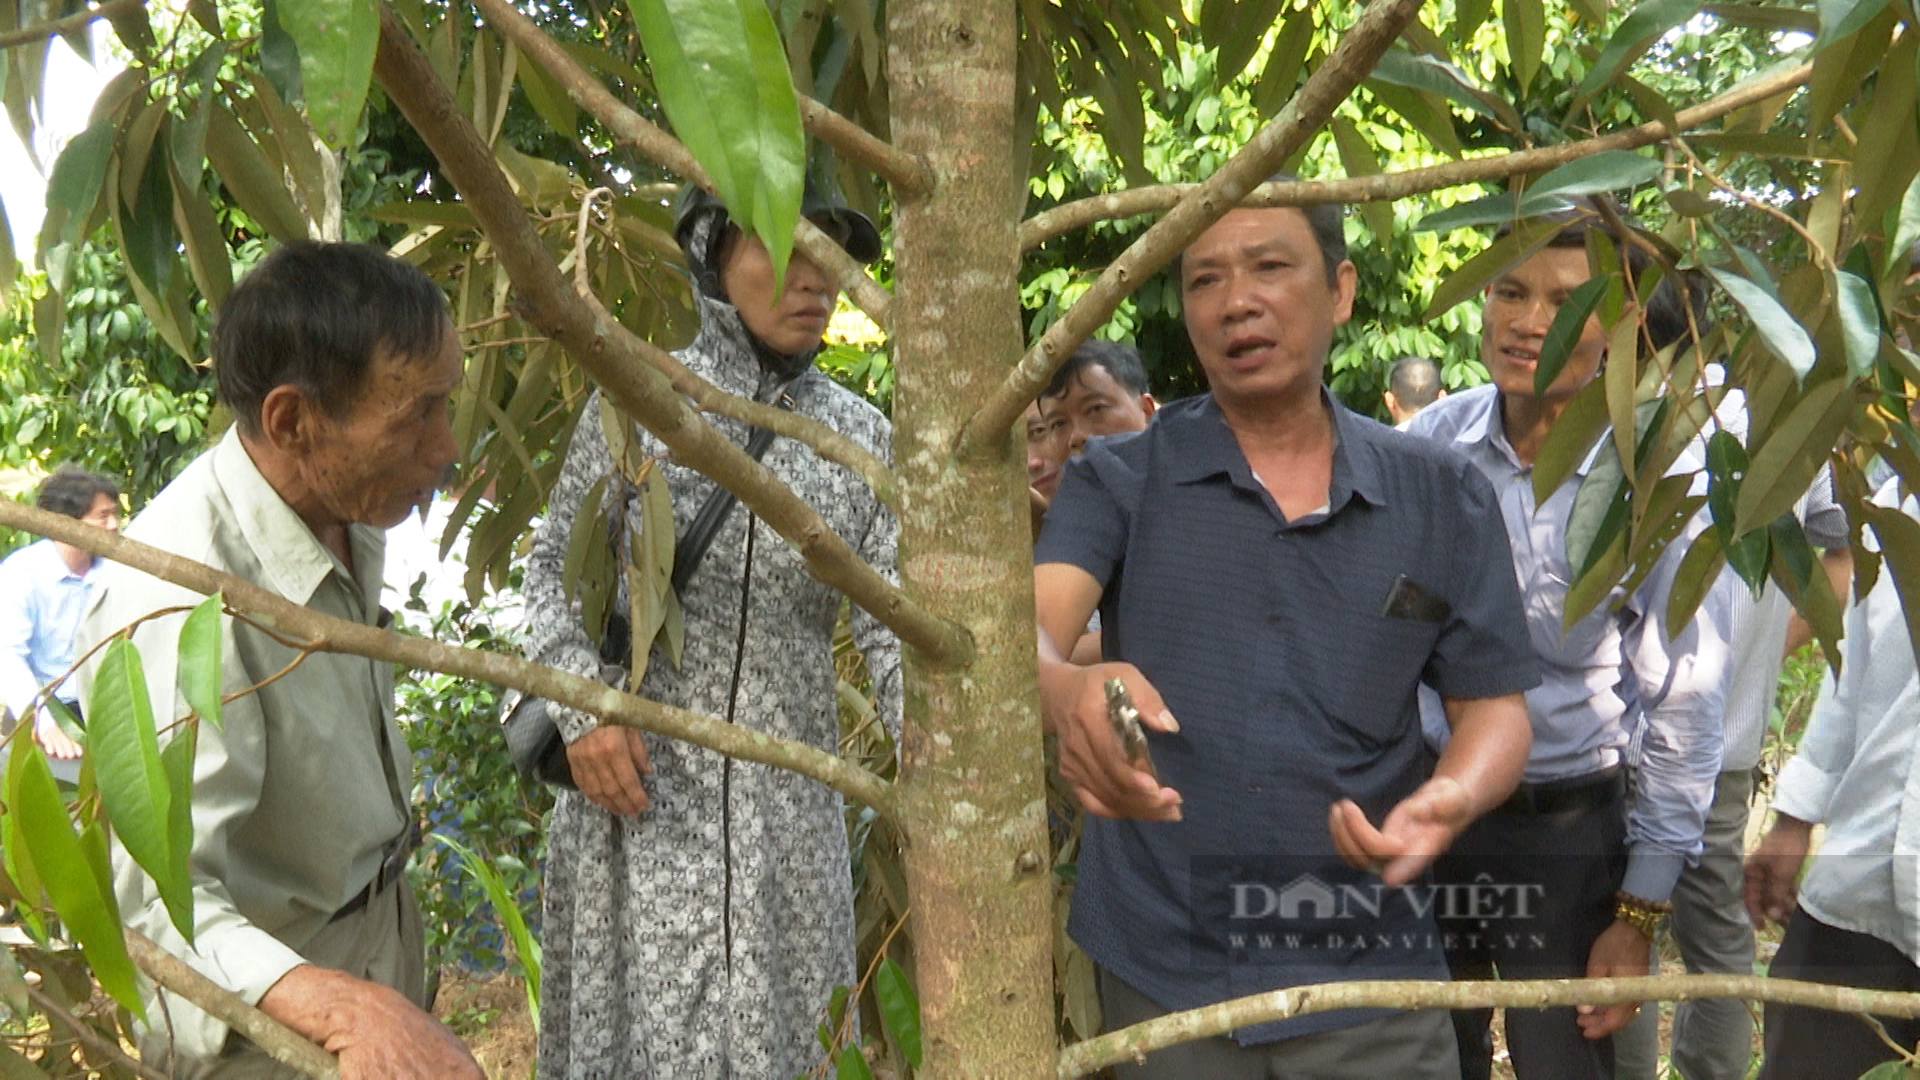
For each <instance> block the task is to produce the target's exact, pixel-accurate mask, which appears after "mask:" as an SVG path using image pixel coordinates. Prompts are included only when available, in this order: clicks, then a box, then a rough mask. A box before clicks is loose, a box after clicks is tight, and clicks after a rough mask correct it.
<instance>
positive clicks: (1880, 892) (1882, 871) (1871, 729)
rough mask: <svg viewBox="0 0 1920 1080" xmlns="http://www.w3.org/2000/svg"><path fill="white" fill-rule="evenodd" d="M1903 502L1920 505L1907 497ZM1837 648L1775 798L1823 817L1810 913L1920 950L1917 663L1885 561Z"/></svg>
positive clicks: (1806, 887)
mask: <svg viewBox="0 0 1920 1080" xmlns="http://www.w3.org/2000/svg"><path fill="white" fill-rule="evenodd" d="M1898 489H1899V480H1898V479H1897V478H1896V479H1894V480H1891V481H1889V482H1888V483H1887V485H1886V486H1885V487H1883V488H1882V489H1881V490H1880V493H1879V494H1878V495H1876V496H1875V497H1874V502H1875V503H1877V504H1879V505H1881V506H1887V507H1891V506H1895V505H1897V504H1898V503H1899V490H1898ZM1902 509H1903V511H1904V512H1905V513H1906V514H1907V516H1908V517H1915V516H1920V514H1916V507H1915V504H1914V501H1913V500H1912V499H1908V500H1907V502H1906V505H1905V506H1904V507H1903V508H1902ZM1867 535H1868V542H1869V543H1871V542H1872V537H1873V533H1872V530H1868V534H1867ZM1840 658H1841V664H1840V675H1839V677H1838V678H1835V677H1834V676H1833V674H1832V673H1831V672H1829V673H1828V674H1827V679H1826V683H1825V685H1823V686H1822V687H1821V688H1820V699H1819V702H1818V703H1817V704H1816V705H1814V707H1813V716H1812V718H1811V719H1809V720H1808V721H1807V731H1806V734H1805V735H1803V736H1802V737H1801V739H1800V751H1799V753H1798V754H1796V755H1795V756H1794V757H1793V759H1792V760H1791V761H1788V762H1787V764H1786V766H1785V767H1784V768H1782V769H1781V770H1780V779H1779V782H1778V783H1777V784H1776V785H1775V788H1774V795H1773V808H1774V809H1775V810H1777V811H1779V812H1780V813H1782V814H1786V815H1788V816H1790V817H1796V818H1799V819H1800V820H1801V821H1808V822H1813V823H1814V824H1822V823H1824V824H1825V825H1826V827H1827V835H1826V838H1825V839H1824V840H1822V841H1821V843H1820V850H1819V851H1818V852H1817V853H1816V854H1815V855H1814V857H1813V865H1812V866H1810V867H1808V868H1807V876H1806V880H1805V881H1803V882H1801V885H1800V906H1801V907H1803V908H1805V909H1806V910H1807V914H1809V915H1812V916H1813V917H1814V918H1816V919H1818V920H1820V921H1821V922H1823V923H1826V924H1827V925H1828V926H1833V927H1838V928H1839V929H1841V930H1851V931H1853V932H1854V933H1856V934H1869V935H1872V936H1873V937H1876V938H1879V939H1880V940H1881V941H1884V942H1886V943H1888V944H1890V945H1892V946H1894V947H1895V948H1897V949H1899V950H1900V951H1901V952H1903V953H1905V954H1906V955H1907V956H1908V957H1909V958H1910V959H1913V960H1915V961H1916V962H1920V769H1916V768H1914V752H1915V749H1916V744H1915V741H1914V732H1915V729H1916V728H1917V727H1920V674H1916V672H1915V669H1914V660H1913V647H1912V645H1911V643H1910V639H1909V637H1908V634H1907V620H1906V616H1905V614H1904V613H1903V612H1902V610H1901V606H1900V593H1899V590H1898V589H1897V587H1896V586H1895V583H1894V580H1893V575H1892V574H1891V573H1890V572H1889V571H1888V569H1887V567H1885V566H1882V567H1881V568H1880V577H1879V579H1878V580H1877V581H1875V582H1874V586H1873V589H1872V590H1871V591H1870V592H1868V593H1867V597H1866V599H1865V600H1864V601H1861V602H1860V603H1859V604H1857V605H1855V606H1854V607H1853V608H1852V609H1850V610H1849V611H1848V612H1847V633H1846V637H1845V638H1844V639H1842V640H1841V642H1840Z"/></svg>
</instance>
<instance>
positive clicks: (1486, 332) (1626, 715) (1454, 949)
mask: <svg viewBox="0 0 1920 1080" xmlns="http://www.w3.org/2000/svg"><path fill="white" fill-rule="evenodd" d="M1598 228H1604V226H1602V225H1601V224H1599V223H1598V220H1597V219H1595V218H1593V217H1592V216H1591V215H1587V216H1584V217H1583V216H1577V215H1569V217H1568V219H1567V223H1566V227H1565V228H1564V229H1563V230H1562V231H1561V232H1560V233H1559V234H1558V235H1556V236H1555V237H1554V238H1553V239H1552V240H1550V241H1549V242H1548V244H1547V246H1546V247H1545V248H1544V249H1542V250H1540V251H1539V252H1537V253H1536V254H1534V255H1533V256H1531V257H1529V258H1528V259H1526V260H1525V261H1523V262H1521V263H1520V264H1519V265H1517V266H1514V267H1512V268H1509V269H1508V270H1506V271H1505V272H1503V273H1502V274H1501V275H1500V276H1498V277H1496V278H1495V279H1494V281H1493V284H1492V285H1491V286H1489V288H1488V290H1487V301H1486V310H1485V315H1484V319H1483V331H1482V339H1481V353H1482V359H1483V360H1484V361H1485V363H1486V365H1487V368H1488V371H1489V372H1490V373H1491V375H1492V385H1489V386H1484V387H1480V388H1477V389H1474V390H1468V391H1464V392H1461V393H1457V394H1454V395H1452V396H1450V397H1447V398H1445V399H1443V400H1441V401H1438V402H1436V403H1434V404H1433V405H1431V406H1429V407H1428V408H1427V409H1426V410H1424V411H1423V412H1421V413H1420V415H1419V416H1417V417H1415V418H1414V421H1413V424H1412V426H1411V427H1410V428H1409V433H1410V434H1412V435H1414V436H1417V437H1423V438H1428V439H1433V440H1436V441H1439V442H1444V443H1448V444H1450V445H1452V446H1453V448H1454V449H1455V450H1456V451H1458V452H1459V453H1461V454H1463V455H1464V456H1465V457H1466V458H1467V459H1468V460H1469V461H1471V462H1472V463H1473V464H1474V465H1475V466H1477V467H1478V468H1479V469H1480V471H1481V472H1482V474H1484V475H1485V476H1486V477H1487V479H1488V480H1489V481H1491V482H1492V484H1493V489H1494V492H1495V494H1496V496H1497V498H1498V501H1499V506H1500V512H1501V514H1502V517H1503V518H1504V520H1505V524H1506V528H1507V535H1508V539H1509V541H1510V542H1511V545H1512V549H1513V559H1514V572H1515V575H1516V576H1517V577H1518V579H1519V583H1520V588H1521V593H1522V596H1523V599H1524V604H1525V608H1526V613H1527V620H1528V626H1529V632H1530V634H1531V636H1532V640H1533V647H1534V652H1535V655H1536V656H1537V657H1538V659H1539V661H1540V663H1541V669H1542V672H1541V673H1542V676H1543V682H1542V684H1541V685H1540V686H1539V687H1537V688H1535V689H1533V690H1529V691H1528V692H1527V695H1526V696H1527V711H1528V713H1529V715H1530V717H1531V720H1532V727H1533V751H1532V755H1531V757H1530V758H1529V760H1528V763H1527V770H1526V780H1525V782H1524V783H1523V784H1522V785H1521V787H1520V790H1519V791H1518V792H1516V793H1515V794H1514V796H1513V797H1512V798H1511V799H1509V800H1508V801H1507V804H1506V805H1505V806H1503V807H1501V808H1500V809H1497V810H1495V811H1493V812H1492V813H1490V814H1488V815H1487V816H1486V817H1484V818H1482V819H1481V820H1480V821H1478V822H1477V823H1475V824H1474V825H1473V826H1472V827H1470V828H1469V829H1468V830H1467V831H1466V832H1465V833H1463V834H1462V835H1461V836H1460V838H1459V839H1458V840H1457V841H1456V842H1455V844H1454V846H1453V849H1452V850H1451V851H1449V852H1448V853H1447V855H1445V856H1443V857H1442V858H1441V860H1440V861H1439V862H1437V863H1435V866H1434V872H1435V877H1436V879H1438V880H1439V881H1440V882H1442V883H1444V884H1470V883H1473V882H1475V881H1481V882H1486V881H1491V882H1493V883H1495V884H1498V885H1500V886H1503V887H1505V888H1507V889H1508V890H1509V891H1510V892H1511V893H1513V895H1514V897H1515V898H1516V902H1515V903H1513V904H1510V905H1509V906H1508V908H1507V909H1504V910H1502V911H1500V912H1497V913H1493V918H1491V919H1490V920H1489V922H1488V924H1487V925H1486V926H1485V927H1483V928H1482V932H1481V933H1479V934H1461V935H1460V936H1459V940H1458V941H1456V942H1452V943H1449V948H1448V953H1449V961H1450V964H1451V966H1452V969H1453V974H1454V977H1456V978H1486V977H1490V975H1491V972H1492V969H1493V967H1494V965H1495V964H1497V965H1498V968H1499V971H1500V973H1501V975H1502V976H1504V977H1507V978H1578V977H1582V976H1586V977H1590V978H1592V977H1605V976H1623V975H1644V974H1646V973H1647V968H1648V958H1649V957H1648V946H1649V944H1650V941H1649V934H1648V933H1647V931H1646V930H1643V929H1642V928H1641V927H1642V926H1645V925H1649V924H1650V923H1651V922H1652V921H1653V920H1654V919H1655V918H1656V917H1657V915H1656V913H1657V912H1658V911H1659V910H1661V909H1662V908H1663V907H1664V906H1665V905H1666V903H1667V901H1668V897H1669V896H1670V894H1671V893H1672V891H1673V888H1674V883H1675V881H1676V880H1677V879H1678V878H1679V876H1680V872H1681V870H1682V869H1683V868H1684V867H1685V866H1686V865H1687V864H1688V863H1689V862H1690V861H1692V860H1694V859H1696V858H1697V857H1698V855H1699V852H1700V848H1701V836H1702V831H1703V827H1704V822H1705V818H1706V813H1707V807H1708V804H1709V803H1710V802H1711V801H1712V797H1713V789H1714V781H1715V779H1716V777H1717V776H1718V774H1719V770H1720V760H1721V738H1722V727H1721V725H1722V712H1723V706H1724V702H1725V698H1726V680H1727V673H1728V650H1727V640H1728V636H1729V623H1730V620H1731V601H1732V589H1731V585H1730V583H1729V582H1728V581H1727V580H1724V579H1723V580H1721V581H1720V582H1719V583H1718V584H1716V585H1715V586H1714V587H1713V588H1711V589H1710V590H1709V592H1708V595H1707V597H1706V599H1705V601H1704V602H1703V603H1702V605H1701V607H1700V613H1699V615H1698V616H1697V617H1696V618H1695V620H1694V621H1693V622H1692V623H1691V624H1690V625H1688V626H1685V627H1678V628H1674V632H1673V633H1672V634H1669V628H1668V626H1667V625H1666V612H1667V597H1668V593H1669V590H1670V587H1671V584H1672V582H1673V579H1674V575H1675V573H1676V572H1677V570H1678V569H1679V564H1680V561H1681V558H1682V556H1683V555H1684V554H1685V552H1686V549H1687V547H1688V545H1689V543H1690V541H1691V539H1692V538H1693V537H1694V536H1695V535H1697V534H1698V533H1699V531H1700V530H1701V529H1703V528H1704V527H1705V523H1704V521H1702V520H1695V521H1693V522H1691V523H1690V524H1689V525H1688V527H1687V528H1686V529H1685V530H1684V531H1683V533H1682V535H1681V536H1680V537H1679V538H1677V539H1676V540H1674V541H1673V543H1672V544H1671V546H1670V547H1669V548H1668V550H1667V552H1666V553H1665V555H1664V556H1662V557H1661V558H1660V560H1659V561H1658V563H1657V564H1656V565H1655V566H1654V567H1653V569H1652V571H1651V572H1650V573H1649V574H1647V575H1646V578H1645V580H1644V581H1643V582H1641V583H1640V584H1639V585H1638V586H1637V587H1636V588H1634V589H1633V591H1632V592H1631V593H1629V594H1626V595H1624V596H1616V597H1615V598H1613V599H1615V600H1618V601H1619V602H1618V603H1617V605H1616V604H1615V603H1612V602H1603V603H1602V604H1600V605H1599V606H1598V607H1597V608H1596V609H1595V610H1594V611H1592V612H1591V613H1589V614H1588V615H1586V616H1585V617H1583V618H1582V619H1580V620H1579V621H1578V622H1575V623H1574V624H1573V625H1572V626H1571V627H1563V622H1564V615H1565V610H1566V603H1567V595H1568V591H1569V589H1570V588H1571V587H1572V585H1573V583H1574V581H1575V580H1576V578H1577V577H1578V574H1577V573H1576V568H1574V567H1572V566H1571V565H1570V564H1569V559H1568V555H1567V525H1568V521H1569V519H1570V516H1571V514H1572V512H1573V504H1574V498H1575V495H1576V493H1577V492H1578V490H1579V487H1580V484H1581V481H1582V480H1583V479H1584V477H1585V475H1586V474H1587V473H1588V472H1589V471H1590V469H1592V468H1593V467H1594V465H1595V463H1596V462H1597V461H1598V460H1599V455H1601V454H1609V453H1612V452H1613V443H1612V440H1611V439H1601V440H1599V442H1598V443H1597V446H1596V448H1595V449H1594V450H1593V451H1592V452H1591V453H1589V454H1588V455H1587V457H1586V459H1585V461H1584V462H1583V463H1582V464H1581V465H1580V466H1579V467H1578V468H1577V469H1575V470H1574V474H1573V475H1572V476H1570V477H1568V479H1567V480H1566V481H1565V482H1563V483H1562V484H1561V485H1560V486H1559V487H1558V488H1557V489H1556V490H1555V491H1553V492H1552V493H1551V494H1550V495H1549V496H1548V497H1547V498H1546V499H1544V500H1542V501H1539V502H1538V503H1536V501H1535V498H1534V490H1533V466H1534V460H1535V457H1536V455H1537V454H1538V453H1539V451H1540V448H1541V447H1542V446H1543V445H1544V444H1545V442H1546V440H1547V436H1548V435H1549V433H1550V432H1551V431H1552V430H1553V427H1554V425H1555V424H1556V423H1557V422H1558V420H1559V419H1560V417H1561V416H1562V414H1563V413H1565V411H1566V409H1567V407H1568V405H1569V404H1570V403H1571V402H1572V400H1573V398H1574V396H1575V395H1576V394H1577V393H1579V392H1580V391H1581V390H1582V389H1583V388H1584V387H1586V386H1587V385H1588V384H1589V383H1591V382H1592V381H1593V380H1594V378H1595V377H1596V376H1597V375H1598V373H1599V371H1600V368H1601V365H1602V362H1603V361H1604V360H1606V349H1607V335H1606V332H1605V330H1604V328H1602V327H1601V325H1600V322H1599V320H1598V319H1597V318H1594V319H1590V320H1589V321H1588V324H1587V326H1586V327H1585V329H1584V332H1583V333H1582V336H1581V337H1580V339H1579V340H1578V341H1577V342H1576V343H1575V344H1574V346H1573V348H1572V351H1571V354H1570V355H1569V357H1568V358H1567V361H1566V365H1565V367H1564V368H1563V369H1562V372H1561V374H1560V375H1559V377H1557V378H1556V379H1555V381H1554V382H1553V384H1552V385H1551V386H1549V387H1548V388H1547V391H1546V392H1545V393H1544V394H1542V393H1537V392H1536V391H1535V387H1534V369H1535V367H1536V366H1537V364H1538V362H1539V359H1540V355H1541V350H1542V348H1543V345H1544V340H1545V337H1546V334H1547V330H1548V328H1549V327H1551V326H1552V324H1553V321H1554V316H1555V315H1556V314H1557V313H1558V311H1559V308H1560V305H1561V304H1562V303H1563V302H1565V300H1566V299H1567V297H1568V296H1569V295H1570V294H1571V293H1572V292H1573V290H1575V289H1577V288H1579V287H1580V286H1581V285H1582V284H1584V283H1586V282H1587V281H1588V280H1589V279H1590V277H1591V276H1592V275H1591V271H1590V270H1589V267H1588V261H1587V253H1586V249H1585V245H1586V234H1587V232H1588V231H1589V230H1590V229H1598ZM1615 242H1616V244H1617V245H1618V246H1619V247H1620V248H1621V249H1622V250H1624V251H1627V252H1629V253H1630V255H1631V256H1637V257H1638V258H1639V259H1641V260H1644V259H1645V256H1644V255H1642V254H1640V252H1639V249H1638V248H1636V247H1634V246H1632V245H1631V244H1630V243H1628V242H1627V241H1626V240H1625V238H1619V237H1616V238H1615ZM1642 268H1643V267H1636V268H1635V276H1636V278H1637V277H1639V271H1640V269H1642ZM1634 359H1635V358H1634V357H1631V356H1629V357H1624V358H1621V362H1624V363H1633V362H1634ZM1438 705H1439V703H1438V701H1437V700H1434V699H1433V698H1432V696H1431V695H1430V694H1425V693H1423V700H1422V713H1423V717H1422V719H1423V723H1424V726H1425V728H1426V730H1427V732H1428V737H1429V740H1430V741H1432V742H1434V743H1437V744H1442V745H1444V742H1445V734H1446V725H1445V722H1444V716H1443V714H1442V713H1441V712H1440V710H1439V708H1438ZM1630 744H1632V745H1631V746H1630ZM1629 765H1631V766H1633V768H1634V769H1635V784H1634V791H1633V792H1632V794H1631V796H1629V794H1628V791H1627V788H1628V785H1627V777H1626V770H1627V767H1628V766H1629ZM1636 923H1638V925H1636ZM1635 1008H1636V1007H1635V1006H1631V1005H1626V1006H1615V1007H1611V1008H1605V1009H1598V1008H1590V1007H1585V1006H1582V1007H1581V1008H1580V1009H1578V1010H1575V1009H1566V1008H1562V1009H1546V1010H1511V1009H1510V1010H1508V1011H1507V1018H1506V1024H1507V1028H1506V1030H1507V1041H1508V1045H1509V1047H1510V1048H1511V1051H1512V1056H1513V1065H1514V1071H1515V1073H1516V1074H1517V1075H1518V1076H1519V1077H1520V1080H1534V1078H1541V1077H1552V1078H1555V1080H1565V1078H1590V1080H1610V1078H1611V1076H1612V1074H1613V1064H1614V1062H1613V1046H1612V1035H1613V1033H1614V1032H1616V1031H1618V1030H1619V1029H1620V1028H1621V1027H1622V1026H1623V1025H1624V1024H1625V1023H1626V1022H1627V1020H1628V1019H1629V1018H1631V1016H1632V1015H1633V1013H1634V1011H1635ZM1491 1016H1492V1014H1491V1011H1490V1010H1485V1011H1474V1012H1461V1013H1456V1014H1455V1028H1456V1033H1457V1034H1458V1036H1459V1038H1460V1050H1461V1062H1462V1072H1463V1075H1464V1076H1465V1077H1467V1078H1468V1080H1475V1078H1483V1077H1486V1076H1487V1075H1488V1070H1489V1069H1490V1067H1491V1061H1490V1057H1491V1050H1492V1047H1491V1042H1490V1039H1489V1036H1488V1025H1489V1022H1490V1021H1491Z"/></svg>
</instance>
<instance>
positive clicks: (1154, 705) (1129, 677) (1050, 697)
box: [1041, 664, 1180, 821]
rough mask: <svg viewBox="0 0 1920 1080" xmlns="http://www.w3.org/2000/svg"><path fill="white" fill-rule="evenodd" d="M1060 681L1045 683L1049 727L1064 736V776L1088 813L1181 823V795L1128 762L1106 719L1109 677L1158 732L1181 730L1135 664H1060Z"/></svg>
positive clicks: (1042, 695)
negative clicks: (1123, 687)
mask: <svg viewBox="0 0 1920 1080" xmlns="http://www.w3.org/2000/svg"><path fill="white" fill-rule="evenodd" d="M1057 673H1058V678H1057V681H1043V683H1042V686H1041V698H1042V704H1043V705H1044V707H1045V710H1046V720H1047V726H1048V727H1049V728H1050V729H1052V730H1053V732H1054V733H1055V734H1057V735H1059V737H1060V777H1061V779H1063V780H1065V781H1066V782H1067V786H1068V787H1070V788H1072V789H1073V796H1074V798H1076V799H1078V800H1079V801H1080V805H1081V806H1083V807H1085V808H1086V810H1087V812H1088V813H1090V814H1098V815H1100V816H1101V817H1110V818H1140V819H1143V820H1146V821H1179V820H1180V793H1179V792H1177V791H1175V790H1173V789H1172V788H1170V787H1162V786H1161V785H1160V781H1159V780H1157V779H1155V778H1154V775H1153V773H1152V772H1150V771H1148V770H1147V769H1145V768H1142V767H1140V766H1138V765H1136V764H1135V763H1133V762H1132V761H1129V760H1128V759H1127V755H1126V753H1125V751H1124V750H1122V749H1121V746H1120V740H1119V739H1118V738H1116V737H1115V736H1114V733H1113V724H1112V722H1111V721H1109V720H1108V719H1107V692H1106V681H1107V680H1108V679H1114V678H1117V679H1120V680H1121V681H1122V682H1124V683H1126V685H1127V693H1128V694H1129V695H1130V696H1131V697H1132V698H1133V703H1134V706H1135V707H1136V708H1138V709H1139V710H1140V722H1141V724H1142V725H1143V726H1145V727H1147V728H1150V729H1152V730H1154V731H1159V732H1165V733H1168V734H1171V733H1173V732H1176V731H1179V730H1180V725H1179V724H1178V723H1177V722H1175V721H1174V719H1173V714H1172V713H1170V712H1168V711H1167V706H1166V703H1165V702H1163V701H1161V700H1160V694H1159V692H1158V691H1156V690H1155V689H1154V688H1153V684H1152V683H1149V682H1148V681H1147V679H1146V676H1144V675H1142V674H1140V671H1139V669H1138V668H1136V667H1134V666H1133V665H1132V664H1096V665H1093V666H1092V667H1075V666H1073V665H1070V664H1062V665H1059V666H1058V669H1057Z"/></svg>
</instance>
